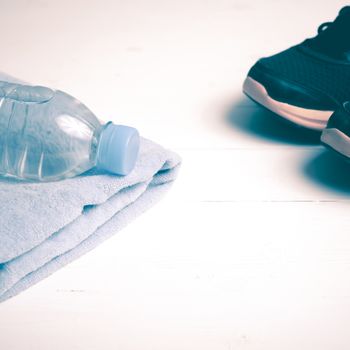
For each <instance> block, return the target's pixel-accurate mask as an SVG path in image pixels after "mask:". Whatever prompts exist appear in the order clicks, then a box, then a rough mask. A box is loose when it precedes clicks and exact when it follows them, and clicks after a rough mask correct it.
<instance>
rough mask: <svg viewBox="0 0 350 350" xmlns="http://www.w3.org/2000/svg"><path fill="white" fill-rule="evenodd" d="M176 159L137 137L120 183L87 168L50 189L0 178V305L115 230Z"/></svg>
mask: <svg viewBox="0 0 350 350" xmlns="http://www.w3.org/2000/svg"><path fill="white" fill-rule="evenodd" d="M179 164H180V159H179V157H178V156H177V155H176V154H174V153H172V152H171V151H168V150H165V149H163V148H162V147H161V146H159V145H157V144H155V143H153V142H151V141H149V140H146V139H141V148H140V155H139V159H138V161H137V164H136V166H135V169H134V170H133V171H132V172H131V173H130V174H129V175H128V176H125V177H121V176H115V175H110V174H107V173H101V172H98V171H96V170H94V169H93V170H91V171H89V172H87V173H85V174H83V175H80V176H78V177H75V178H71V179H66V180H63V181H58V182H50V183H29V182H19V181H15V180H11V179H7V178H0V198H1V203H0V212H1V215H0V302H1V301H4V300H6V299H8V298H10V297H13V296H14V295H16V294H18V293H20V292H21V291H23V290H24V289H26V288H28V287H30V286H32V285H33V284H35V283H37V282H38V281H40V280H42V279H43V278H45V277H47V276H49V275H50V274H52V273H53V272H54V271H56V270H58V269H59V268H60V267H62V266H64V265H66V264H68V263H69V262H71V261H73V260H74V259H76V258H78V257H79V256H81V255H83V254H84V253H86V252H88V251H89V250H91V249H93V248H94V247H95V246H97V245H98V244H99V243H101V242H102V241H104V240H105V239H107V238H108V237H110V236H112V235H113V234H115V233H116V232H117V231H119V230H120V229H122V228H123V227H124V226H125V225H126V224H127V223H128V222H130V221H131V220H133V219H134V218H135V217H137V216H138V215H139V214H141V213H142V212H143V211H145V210H146V209H147V208H149V207H151V206H152V205H153V204H155V203H156V202H157V201H158V199H159V198H160V196H161V195H162V194H163V193H164V192H165V191H166V190H167V189H168V188H169V186H170V185H171V183H172V181H173V180H175V178H176V174H177V170H178V168H179Z"/></svg>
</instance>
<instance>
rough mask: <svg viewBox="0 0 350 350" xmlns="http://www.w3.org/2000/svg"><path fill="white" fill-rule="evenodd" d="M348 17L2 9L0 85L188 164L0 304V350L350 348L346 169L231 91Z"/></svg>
mask: <svg viewBox="0 0 350 350" xmlns="http://www.w3.org/2000/svg"><path fill="white" fill-rule="evenodd" d="M344 4H345V3H344V2H343V1H338V0H332V1H330V0H329V1H324V0H319V1H316V0H304V1H299V0H298V1H290V0H288V1H287V0H283V1H277V0H266V1H248V0H246V1H244V0H240V1H238V0H178V1H170V0H165V1H161V0H149V1H146V0H128V1H127V0H124V1H122V0H117V1H112V0H110V1H107V0H100V1H97V0H95V1H92V0H84V1H83V0H78V1H73V0H61V1H47V0H26V1H25V0H22V1H19V0H15V1H5V0H0V33H1V50H0V70H1V71H3V72H5V73H8V74H11V75H13V76H16V77H18V78H20V79H23V80H26V81H29V82H32V83H36V84H42V85H47V86H51V87H56V88H59V89H62V90H64V91H67V92H68V93H70V94H72V95H74V96H76V97H77V98H79V99H81V100H82V101H84V102H85V103H86V104H87V105H88V106H89V107H90V108H91V109H92V110H93V111H94V112H95V113H96V115H97V116H98V117H100V118H102V119H105V120H109V119H111V120H115V121H117V122H119V123H125V124H129V125H133V126H135V127H137V128H138V129H139V130H140V132H141V133H142V134H143V135H144V136H146V137H148V138H151V139H153V140H154V141H157V142H159V143H161V144H163V145H164V146H166V147H168V148H172V149H173V150H175V151H177V152H178V153H180V154H181V156H182V157H183V166H182V169H181V172H180V177H179V179H178V181H177V182H176V183H175V185H174V187H173V188H172V190H171V191H170V192H169V193H168V195H167V196H166V197H165V198H164V200H163V201H162V202H160V203H159V204H158V205H157V206H156V207H154V208H153V209H151V210H150V211H148V212H147V213H145V214H144V215H143V216H141V217H140V218H139V219H137V220H136V221H135V222H133V223H132V224H130V225H129V226H128V227H127V228H126V229H124V230H123V231H122V232H120V233H118V234H117V235H115V236H114V237H113V238H112V239H110V240H108V241H107V242H105V243H104V244H102V245H101V246H100V247H98V248H97V249H95V250H94V251H93V252H91V253H89V254H87V255H86V256H84V257H83V258H81V259H79V260H77V261H75V262H74V263H72V264H70V265H69V266H68V267H66V268H64V269H62V270H60V271H59V272H57V273H55V274H54V275H52V276H51V277H50V278H48V279H46V280H45V281H43V282H40V283H39V284H38V285H36V286H34V287H33V288H31V289H29V290H27V291H25V292H24V293H23V294H21V295H20V296H17V297H15V298H14V299H11V300H9V301H7V302H5V303H3V304H1V305H0V349H1V350H23V349H30V350H61V349H66V350H80V349H81V350H111V349H112V350H114V349H117V350H193V349H198V350H209V349H210V350H214V349H215V350H233V349H242V350H244V349H249V350H265V349H266V350H281V349H283V350H295V349H298V350H304V349H305V350H310V349H317V350H348V349H349V347H350V332H349V324H350V230H349V228H350V216H349V209H350V202H349V199H350V166H349V165H346V164H345V163H344V162H343V161H342V160H341V159H339V158H336V157H333V155H332V154H330V153H328V152H326V151H325V150H324V149H323V148H322V147H321V146H320V145H319V142H318V135H314V134H312V133H309V132H307V131H304V130H302V129H298V128H293V127H290V126H288V125H285V124H284V123H282V122H280V121H279V120H278V119H277V117H275V116H274V115H272V114H270V113H268V112H266V111H264V110H262V109H260V108H259V107H257V106H255V105H254V104H253V103H252V102H250V101H249V100H248V99H247V98H245V97H243V96H242V93H241V85H242V81H243V79H244V77H245V75H246V73H247V71H248V69H249V67H250V66H251V65H252V64H253V63H254V62H255V61H256V60H257V59H258V58H259V57H261V56H266V55H269V54H272V53H275V52H278V51H280V50H282V49H285V48H287V47H288V46H291V45H293V44H296V43H298V42H300V41H302V40H303V39H304V38H306V37H311V36H313V35H315V33H316V30H317V27H318V25H319V24H321V23H322V22H325V21H329V20H333V19H334V17H335V16H336V14H337V12H338V10H339V9H340V7H341V6H343V5H344ZM0 244H1V242H0Z"/></svg>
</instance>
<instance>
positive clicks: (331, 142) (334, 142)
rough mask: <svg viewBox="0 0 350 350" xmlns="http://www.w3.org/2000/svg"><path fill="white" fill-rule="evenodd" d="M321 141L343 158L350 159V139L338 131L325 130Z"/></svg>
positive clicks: (332, 129)
mask: <svg viewBox="0 0 350 350" xmlns="http://www.w3.org/2000/svg"><path fill="white" fill-rule="evenodd" d="M321 141H322V142H323V143H325V144H326V145H327V146H329V147H331V148H333V149H334V150H335V151H337V152H338V153H340V154H342V155H343V156H345V157H347V158H350V137H349V136H348V135H346V134H344V133H343V132H341V131H340V130H338V129H334V128H330V129H324V130H323V132H322V135H321Z"/></svg>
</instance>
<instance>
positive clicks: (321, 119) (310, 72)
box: [243, 6, 350, 130]
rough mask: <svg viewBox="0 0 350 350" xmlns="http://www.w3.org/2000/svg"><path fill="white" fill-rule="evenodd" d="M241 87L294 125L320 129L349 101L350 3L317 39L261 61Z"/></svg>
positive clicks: (326, 24) (323, 27) (326, 26)
mask: <svg viewBox="0 0 350 350" xmlns="http://www.w3.org/2000/svg"><path fill="white" fill-rule="evenodd" d="M243 91H244V93H245V94H246V95H248V97H250V98H251V99H253V100H254V101H255V102H257V103H259V104H261V105H263V106H264V107H266V108H268V109H270V110H271V111H273V112H275V113H276V114H278V115H279V116H281V117H283V118H285V119H287V120H289V121H291V122H293V123H295V124H297V125H300V126H303V127H306V128H310V129H315V130H323V129H324V128H325V127H326V125H327V122H328V119H329V118H330V116H331V115H332V114H333V112H334V111H335V110H337V109H338V108H339V106H342V105H343V103H344V102H345V101H347V100H349V99H350V6H347V7H344V8H343V9H342V10H341V11H340V13H339V15H338V17H337V18H336V19H335V21H334V22H329V23H324V24H322V25H321V26H320V27H319V29H318V34H317V36H316V37H314V38H311V39H307V40H305V41H304V42H302V43H301V44H299V45H296V46H293V47H291V48H289V49H288V50H285V51H283V52H280V53H278V54H276V55H274V56H271V57H267V58H262V59H260V60H259V61H258V62H257V63H256V64H255V65H254V66H253V67H252V68H251V69H250V71H249V73H248V77H247V78H246V80H245V82H244V85H243Z"/></svg>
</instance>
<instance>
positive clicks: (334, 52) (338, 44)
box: [307, 6, 350, 61]
mask: <svg viewBox="0 0 350 350" xmlns="http://www.w3.org/2000/svg"><path fill="white" fill-rule="evenodd" d="M307 42H308V44H309V46H311V47H312V48H313V49H315V50H317V51H320V52H322V53H325V54H327V55H330V56H332V57H334V58H338V59H346V60H347V61H348V60H350V6H345V7H344V8H342V9H341V10H340V12H339V15H338V17H337V18H336V19H335V20H334V21H333V22H325V23H323V24H321V25H320V26H319V28H318V34H317V36H316V37H314V38H312V39H309V40H307Z"/></svg>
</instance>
